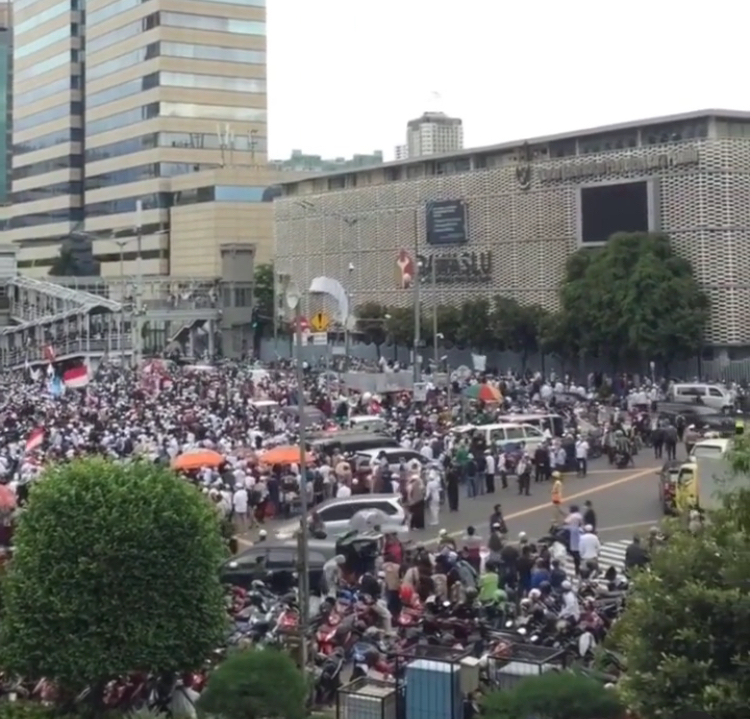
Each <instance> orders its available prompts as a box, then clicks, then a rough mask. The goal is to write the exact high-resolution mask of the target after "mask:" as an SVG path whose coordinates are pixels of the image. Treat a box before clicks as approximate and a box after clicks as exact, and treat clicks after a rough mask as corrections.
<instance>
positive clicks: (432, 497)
mask: <svg viewBox="0 0 750 719" xmlns="http://www.w3.org/2000/svg"><path fill="white" fill-rule="evenodd" d="M425 500H426V501H427V506H428V507H429V510H430V520H429V522H428V524H429V525H430V526H432V527H435V526H437V525H438V523H439V521H440V477H439V476H438V473H437V472H436V471H435V470H430V473H429V477H428V480H427V486H426V487H425Z"/></svg>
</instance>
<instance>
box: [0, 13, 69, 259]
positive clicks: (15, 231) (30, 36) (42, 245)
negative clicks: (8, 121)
mask: <svg viewBox="0 0 750 719" xmlns="http://www.w3.org/2000/svg"><path fill="white" fill-rule="evenodd" d="M81 2H83V0H62V1H60V0H14V2H13V160H12V165H13V167H12V171H11V176H12V184H11V201H12V203H13V206H12V207H11V208H10V210H9V223H8V226H9V230H8V232H7V233H6V235H7V236H6V238H4V239H5V240H6V241H7V240H12V241H15V242H17V243H18V244H19V245H20V246H21V248H23V247H24V246H26V247H29V248H33V251H34V252H42V253H44V252H50V247H53V248H56V247H57V246H59V244H60V242H61V241H62V240H63V239H64V238H65V237H67V236H68V235H69V234H70V232H71V231H72V230H73V229H74V228H75V227H76V226H77V225H78V224H79V223H80V222H81V220H82V219H83V184H82V175H83V156H82V153H83V129H82V128H83V111H84V107H83V62H82V60H83V30H84V28H83V23H82V12H81V4H80V3H81ZM55 251H56V250H55Z"/></svg>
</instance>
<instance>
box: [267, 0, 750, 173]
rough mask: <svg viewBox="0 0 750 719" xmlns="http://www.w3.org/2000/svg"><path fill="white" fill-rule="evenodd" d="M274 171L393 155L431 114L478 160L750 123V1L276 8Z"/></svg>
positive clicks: (305, 3) (432, 0) (272, 28)
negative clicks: (655, 123)
mask: <svg viewBox="0 0 750 719" xmlns="http://www.w3.org/2000/svg"><path fill="white" fill-rule="evenodd" d="M267 2H268V57H269V60H268V62H269V65H268V81H269V83H268V87H269V90H268V93H269V131H268V132H269V140H270V156H271V157H273V158H283V157H287V156H288V155H289V153H290V151H291V150H292V148H298V149H301V150H303V151H305V152H307V153H310V154H321V155H324V156H326V157H334V156H342V155H343V156H351V155H352V154H353V153H357V152H359V153H364V152H371V151H373V150H376V149H380V150H383V151H384V152H385V153H386V157H387V158H392V156H393V149H394V146H395V145H397V144H401V143H403V142H404V134H405V125H406V121H407V120H409V119H410V118H412V117H417V116H419V115H420V114H421V113H422V112H424V111H425V110H428V109H429V110H443V111H444V112H447V113H448V114H450V115H455V116H457V117H460V118H462V119H463V122H464V135H465V144H466V146H467V147H473V146H474V147H476V146H480V145H490V144H494V143H499V142H504V141H510V140H517V139H518V140H522V139H525V138H530V137H533V136H535V135H543V134H547V133H554V132H564V131H566V130H576V129H581V128H585V127H593V126H596V125H602V124H607V123H613V122H620V121H626V120H635V119H640V118H644V117H649V116H655V115H665V114H670V113H677V112H683V111H688V110H697V109H705V108H709V107H713V108H729V109H738V110H739V109H750V90H748V83H747V79H746V73H747V59H746V57H745V53H746V47H747V42H746V37H745V35H746V32H747V22H746V21H747V19H748V18H750V9H748V8H747V7H745V6H744V5H743V3H742V2H740V0H735V1H734V2H731V1H727V0H712V2H710V3H708V4H701V3H694V4H690V3H684V2H677V1H676V0H629V1H628V2H615V3H607V2H603V1H602V0H598V1H595V0H568V2H553V0H537V1H536V2H524V1H523V0H522V1H520V2H518V1H517V0H511V1H510V2H507V1H506V2H503V1H502V0H501V1H499V2H498V1H497V0H494V1H493V0H377V2H374V1H373V0H267Z"/></svg>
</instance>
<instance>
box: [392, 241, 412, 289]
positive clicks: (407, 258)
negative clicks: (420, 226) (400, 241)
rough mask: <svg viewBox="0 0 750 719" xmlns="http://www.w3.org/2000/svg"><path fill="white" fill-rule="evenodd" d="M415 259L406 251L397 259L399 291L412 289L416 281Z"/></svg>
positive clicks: (401, 252) (400, 253) (402, 251)
mask: <svg viewBox="0 0 750 719" xmlns="http://www.w3.org/2000/svg"><path fill="white" fill-rule="evenodd" d="M414 269H415V267H414V259H413V258H412V256H411V255H410V254H409V253H408V252H407V251H406V250H401V251H400V252H399V253H398V257H397V258H396V284H397V286H398V288H399V289H402V290H405V289H408V288H409V287H411V283H412V282H413V281H414Z"/></svg>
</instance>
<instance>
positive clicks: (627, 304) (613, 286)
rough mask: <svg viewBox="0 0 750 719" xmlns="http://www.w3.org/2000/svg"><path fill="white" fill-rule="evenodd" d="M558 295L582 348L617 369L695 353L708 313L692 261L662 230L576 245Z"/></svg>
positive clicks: (618, 235)
mask: <svg viewBox="0 0 750 719" xmlns="http://www.w3.org/2000/svg"><path fill="white" fill-rule="evenodd" d="M560 299H561V303H562V308H563V310H564V311H565V312H566V314H567V315H568V316H569V317H570V318H575V329H576V331H577V332H578V334H579V336H580V338H581V343H582V346H583V349H585V351H587V352H589V353H592V354H596V355H597V356H601V357H606V358H608V359H609V360H610V361H611V362H612V364H613V365H615V366H617V365H618V364H621V363H622V362H627V361H634V360H638V361H641V362H642V361H646V360H660V361H662V362H663V363H664V364H665V365H669V364H670V363H671V362H673V361H675V360H677V359H681V358H685V357H689V356H691V355H693V354H695V352H697V351H698V350H699V349H700V346H701V344H702V335H703V329H704V326H705V324H706V321H707V319H708V312H709V304H708V298H707V296H706V294H705V293H704V292H703V291H702V289H701V288H700V286H699V285H698V282H697V281H696V280H695V278H694V276H693V272H692V267H691V265H690V263H689V262H688V261H687V260H685V259H684V258H682V257H679V256H677V255H676V254H674V252H673V250H672V248H671V245H670V242H669V238H668V237H666V236H665V235H661V234H649V233H620V234H616V235H613V236H612V237H611V238H610V239H609V241H608V242H607V244H606V245H605V246H604V247H603V248H600V249H594V250H591V249H588V248H583V249H581V250H579V251H578V252H577V253H575V254H574V255H573V256H572V257H571V258H570V260H569V261H568V264H567V268H566V278H565V280H564V282H563V284H562V287H561V292H560Z"/></svg>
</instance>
